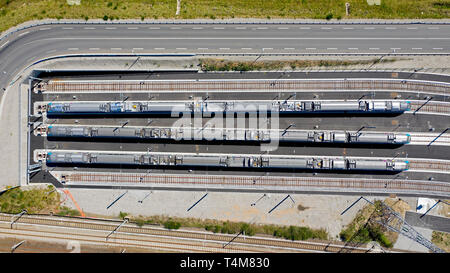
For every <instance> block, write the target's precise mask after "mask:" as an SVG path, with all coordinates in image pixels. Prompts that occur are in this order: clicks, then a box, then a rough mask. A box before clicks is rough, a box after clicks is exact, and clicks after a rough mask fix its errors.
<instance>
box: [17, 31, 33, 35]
mask: <svg viewBox="0 0 450 273" xmlns="http://www.w3.org/2000/svg"><path fill="white" fill-rule="evenodd" d="M27 33H30V32H29V31H25V32H23V33H20V34H19V36H23V35H25V34H27Z"/></svg>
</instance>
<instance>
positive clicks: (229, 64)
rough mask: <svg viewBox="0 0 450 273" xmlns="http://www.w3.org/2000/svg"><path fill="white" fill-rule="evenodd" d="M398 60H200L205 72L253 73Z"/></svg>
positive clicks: (393, 60)
mask: <svg viewBox="0 0 450 273" xmlns="http://www.w3.org/2000/svg"><path fill="white" fill-rule="evenodd" d="M395 61H396V59H395V58H393V59H382V60H381V61H380V59H379V58H376V59H371V60H353V61H351V60H289V61H256V62H255V61H228V60H224V59H213V58H204V59H200V62H199V66H200V68H201V69H202V70H203V71H251V70H285V69H288V70H289V69H292V70H295V69H297V68H306V67H336V66H351V65H371V64H376V63H387V62H395Z"/></svg>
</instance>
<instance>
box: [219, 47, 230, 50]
mask: <svg viewBox="0 0 450 273" xmlns="http://www.w3.org/2000/svg"><path fill="white" fill-rule="evenodd" d="M219 49H220V50H229V49H230V48H229V47H221V48H219Z"/></svg>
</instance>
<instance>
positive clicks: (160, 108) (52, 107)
mask: <svg viewBox="0 0 450 273" xmlns="http://www.w3.org/2000/svg"><path fill="white" fill-rule="evenodd" d="M410 108H411V104H410V102H408V101H400V100H395V101H385V100H381V101H368V100H359V101H356V100H355V101H305V100H284V101H283V100H271V101H267V100H265V101H263V100H260V101H258V100H255V101H243V100H235V101H212V100H211V101H209V100H208V101H205V100H193V101H168V102H167V101H153V102H142V101H134V102H132V101H130V102H49V103H46V104H38V105H37V111H38V112H40V113H42V112H47V114H48V115H70V114H72V115H74V114H171V113H203V114H209V113H226V112H233V113H252V112H279V113H282V114H289V113H291V114H307V113H401V112H404V111H407V110H409V109H410Z"/></svg>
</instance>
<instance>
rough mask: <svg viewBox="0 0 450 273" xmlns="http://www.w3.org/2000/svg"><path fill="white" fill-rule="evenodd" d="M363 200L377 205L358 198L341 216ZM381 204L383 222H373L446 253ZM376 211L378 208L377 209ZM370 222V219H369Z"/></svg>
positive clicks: (436, 251)
mask: <svg viewBox="0 0 450 273" xmlns="http://www.w3.org/2000/svg"><path fill="white" fill-rule="evenodd" d="M361 199H363V200H365V201H366V202H368V203H370V204H372V205H375V204H374V203H372V202H370V201H369V200H367V199H366V198H364V197H363V196H361V197H360V198H358V200H356V201H355V202H353V204H351V205H350V206H349V207H348V208H346V209H345V210H344V211H343V212H342V213H341V215H343V214H344V213H345V212H347V211H348V210H349V209H350V208H351V207H353V206H354V205H355V204H356V203H358V202H359V201H360V200H361ZM380 203H381V210H380V211H379V213H380V214H381V215H380V218H381V221H377V220H371V221H374V222H376V223H378V224H381V225H382V226H384V227H385V228H387V229H389V230H391V231H393V232H396V233H399V234H402V235H403V236H405V237H407V238H409V239H411V240H413V241H415V242H417V243H419V244H421V245H423V246H424V247H426V248H428V249H430V250H431V251H433V252H434V253H445V252H444V251H443V250H442V249H440V248H438V247H437V246H435V245H434V244H433V243H432V242H431V241H429V240H427V239H426V238H425V237H423V236H422V235H421V234H420V233H419V232H417V231H416V230H415V229H414V228H413V227H412V226H411V225H410V224H408V223H407V222H406V221H405V220H404V219H403V218H402V217H401V216H400V215H399V214H398V213H397V212H395V211H394V210H393V209H391V208H390V207H389V206H388V205H386V204H384V203H383V202H380ZM375 209H376V208H375ZM369 220H370V218H369Z"/></svg>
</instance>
